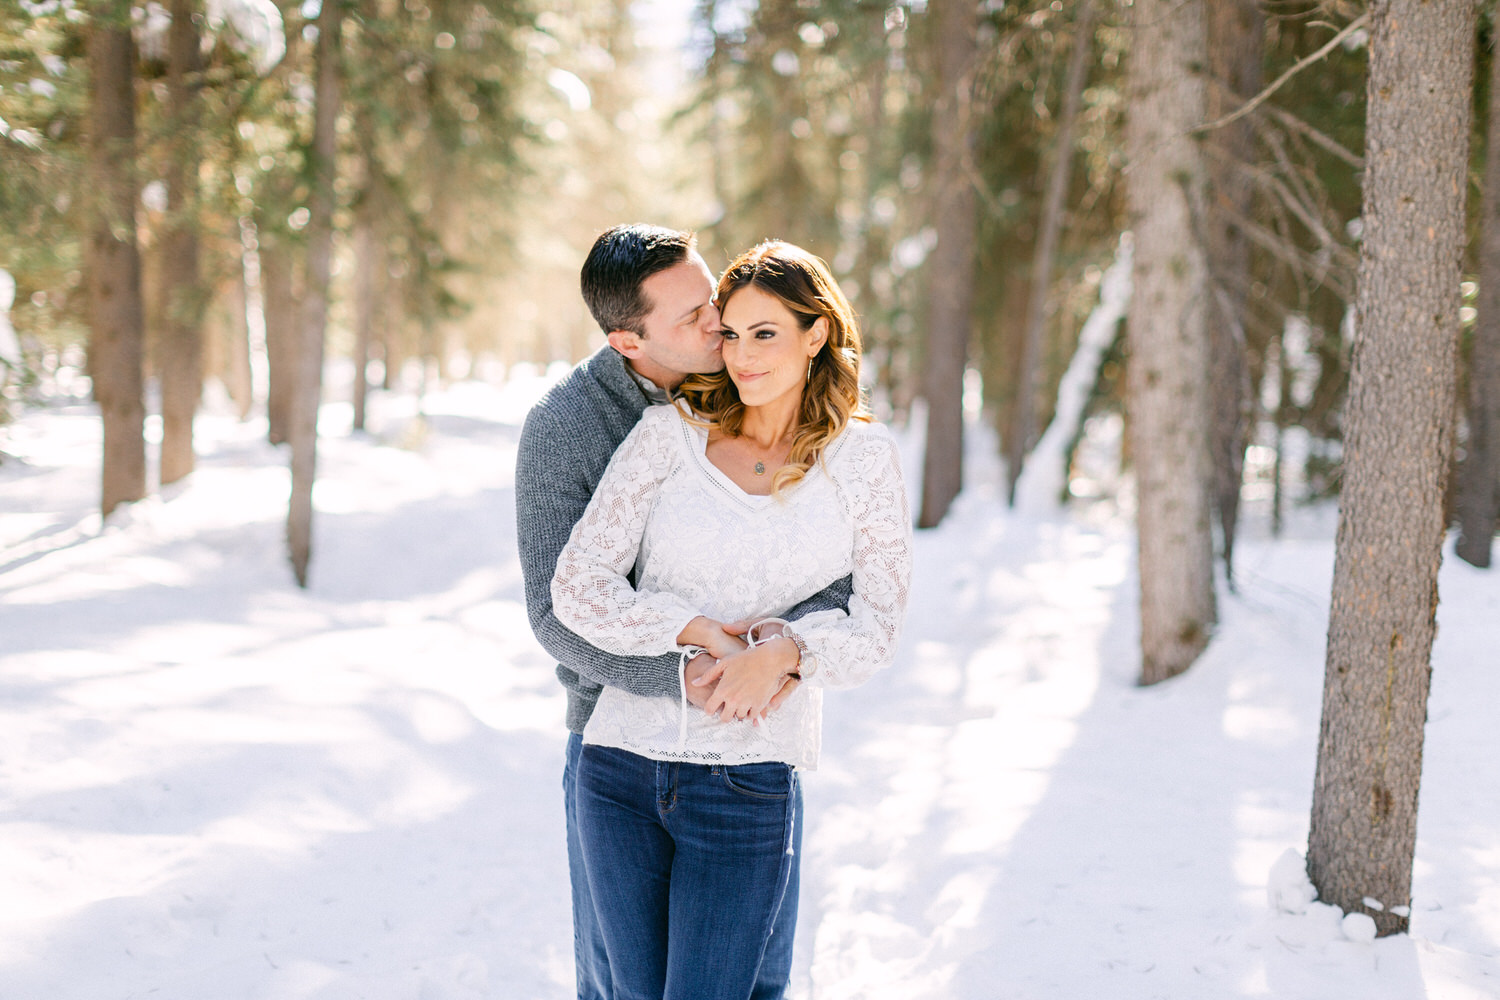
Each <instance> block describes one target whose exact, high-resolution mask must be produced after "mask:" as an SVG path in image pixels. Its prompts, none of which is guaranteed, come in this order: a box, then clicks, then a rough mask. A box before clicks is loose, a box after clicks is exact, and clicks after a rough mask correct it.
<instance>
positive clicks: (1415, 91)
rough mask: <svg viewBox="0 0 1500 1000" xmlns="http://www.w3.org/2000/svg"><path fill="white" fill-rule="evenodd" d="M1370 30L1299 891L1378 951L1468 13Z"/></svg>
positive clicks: (1396, 880) (1402, 770)
mask: <svg viewBox="0 0 1500 1000" xmlns="http://www.w3.org/2000/svg"><path fill="white" fill-rule="evenodd" d="M1370 15H1371V19H1370V43H1369V44H1370V75H1369V83H1368V93H1367V97H1368V111H1367V116H1366V125H1365V150H1366V152H1365V164H1366V166H1365V178H1364V208H1363V219H1364V238H1363V241H1362V243H1361V246H1360V269H1359V282H1358V289H1357V292H1356V297H1355V310H1356V312H1355V315H1356V321H1355V335H1354V343H1353V351H1352V355H1351V359H1350V372H1349V395H1348V400H1347V402H1346V404H1345V421H1344V426H1345V430H1344V463H1343V489H1342V492H1341V494H1340V502H1339V508H1340V509H1339V528H1338V539H1337V543H1336V545H1337V549H1336V553H1335V557H1334V572H1333V597H1332V605H1331V610H1330V614H1329V621H1328V654H1327V663H1326V670H1325V677H1324V687H1323V721H1322V728H1321V734H1320V737H1319V742H1318V764H1317V772H1316V777H1315V780H1314V787H1313V806H1312V827H1311V834H1310V837H1309V843H1308V874H1309V875H1310V876H1311V878H1312V881H1313V884H1314V885H1315V886H1316V887H1317V889H1318V895H1319V897H1320V898H1321V899H1322V900H1323V901H1324V902H1327V903H1332V904H1333V905H1335V906H1338V907H1340V908H1342V909H1344V910H1348V911H1359V912H1367V913H1369V914H1370V916H1372V917H1373V918H1374V919H1375V924H1376V927H1377V928H1378V930H1379V933H1381V934H1382V935H1384V934H1391V933H1394V932H1399V931H1402V930H1405V929H1406V926H1407V917H1406V916H1405V914H1404V911H1403V912H1396V911H1395V910H1394V909H1393V908H1396V907H1407V906H1409V905H1410V902H1411V872H1412V857H1413V854H1414V851H1415V846H1416V821H1417V792H1418V787H1419V784H1420V779H1421V771H1422V730H1423V725H1424V723H1425V721H1426V714H1427V692H1428V685H1429V681H1430V676H1431V665H1430V654H1431V650H1432V640H1433V635H1434V632H1435V629H1436V614H1437V600H1438V591H1437V574H1438V564H1439V562H1440V560H1441V558H1442V543H1443V537H1444V533H1445V525H1444V522H1443V495H1444V489H1445V487H1446V480H1447V477H1448V469H1449V463H1450V459H1451V457H1452V453H1453V444H1454V430H1453V414H1454V403H1455V392H1456V390H1455V381H1456V360H1457V341H1458V326H1459V323H1458V310H1459V303H1460V299H1459V277H1460V261H1461V257H1462V254H1463V248H1464V194H1465V187H1466V170H1467V164H1468V136H1469V122H1470V100H1471V90H1470V86H1471V83H1472V79H1471V77H1472V72H1473V52H1474V30H1475V19H1476V18H1475V4H1474V3H1473V2H1472V0H1450V2H1447V3H1441V4H1438V3H1430V2H1425V0H1376V2H1375V3H1373V4H1372V5H1371V8H1370ZM1365 899H1374V900H1376V901H1378V902H1379V903H1381V904H1383V906H1382V907H1380V908H1373V907H1368V906H1366V905H1365V904H1364V902H1363V900H1365ZM1372 911H1373V912H1372Z"/></svg>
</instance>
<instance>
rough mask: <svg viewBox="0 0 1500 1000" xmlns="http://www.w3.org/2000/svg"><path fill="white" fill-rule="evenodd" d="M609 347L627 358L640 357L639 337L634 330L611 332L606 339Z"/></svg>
mask: <svg viewBox="0 0 1500 1000" xmlns="http://www.w3.org/2000/svg"><path fill="white" fill-rule="evenodd" d="M607 339H608V340H609V346H610V347H613V348H614V349H615V350H617V351H619V352H620V353H621V354H623V355H625V356H626V357H627V358H638V357H640V356H641V335H640V334H638V333H636V332H635V331H634V330H611V331H609V334H608V338H607Z"/></svg>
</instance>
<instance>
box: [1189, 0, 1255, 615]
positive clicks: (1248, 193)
mask: <svg viewBox="0 0 1500 1000" xmlns="http://www.w3.org/2000/svg"><path fill="white" fill-rule="evenodd" d="M1205 10H1206V13H1207V15H1208V20H1207V24H1206V28H1207V32H1208V72H1209V76H1210V77H1211V79H1212V81H1213V82H1212V83H1211V84H1210V86H1209V88H1208V94H1207V104H1208V108H1207V111H1208V118H1209V120H1210V121H1217V120H1219V119H1220V118H1223V117H1224V116H1225V115H1227V114H1229V113H1230V112H1232V111H1234V110H1235V109H1236V108H1238V107H1240V106H1241V105H1242V104H1244V102H1245V101H1247V100H1249V99H1250V98H1252V97H1254V96H1255V94H1256V93H1257V92H1258V91H1259V90H1260V86H1261V69H1260V64H1261V54H1262V49H1263V47H1264V39H1265V16H1264V15H1263V14H1262V13H1261V10H1260V3H1259V0H1221V2H1219V3H1211V4H1208V5H1207V7H1206V8H1205ZM1206 140H1207V142H1208V143H1209V144H1210V145H1211V147H1212V155H1211V156H1209V158H1208V190H1209V199H1208V211H1207V213H1206V219H1205V222H1204V236H1205V239H1204V249H1205V251H1206V253H1207V255H1208V273H1209V280H1210V282H1211V284H1212V294H1213V298H1212V304H1211V306H1210V308H1209V310H1208V336H1209V357H1210V363H1209V386H1210V389H1209V400H1210V406H1211V407H1212V429H1211V434H1210V450H1211V454H1212V456H1213V493H1214V510H1215V512H1216V513H1217V515H1218V521H1219V529H1220V540H1221V546H1222V547H1221V550H1220V555H1221V557H1222V559H1223V562H1224V575H1225V579H1226V580H1227V581H1228V583H1229V587H1230V589H1231V590H1233V589H1234V539H1235V527H1236V525H1237V524H1238V521H1239V509H1240V485H1241V482H1242V480H1243V479H1244V467H1245V446H1246V444H1248V440H1247V428H1248V425H1249V420H1248V412H1247V411H1248V410H1249V408H1250V402H1251V395H1250V379H1249V372H1248V363H1247V359H1246V357H1245V352H1246V338H1245V328H1246V326H1247V323H1248V313H1249V307H1248V299H1249V292H1250V241H1249V240H1248V239H1247V238H1246V236H1245V234H1244V233H1243V232H1241V230H1240V228H1239V226H1238V224H1237V223H1236V222H1235V221H1234V220H1235V219H1246V218H1249V217H1250V213H1251V202H1252V196H1253V189H1252V187H1251V184H1250V180H1249V176H1248V174H1247V172H1246V170H1245V166H1246V165H1248V164H1249V163H1251V162H1252V160H1253V157H1254V151H1255V133H1254V131H1253V125H1252V123H1251V119H1250V117H1249V116H1246V117H1244V118H1241V119H1239V120H1238V121H1234V122H1231V123H1230V124H1228V125H1225V126H1223V127H1222V128H1218V129H1214V130H1213V131H1212V132H1210V133H1209V134H1208V136H1207V137H1206Z"/></svg>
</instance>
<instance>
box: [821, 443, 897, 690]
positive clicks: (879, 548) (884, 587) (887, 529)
mask: <svg viewBox="0 0 1500 1000" xmlns="http://www.w3.org/2000/svg"><path fill="white" fill-rule="evenodd" d="M860 433H861V435H862V437H861V439H860V440H857V441H851V442H850V445H851V449H850V451H851V452H852V453H851V454H846V455H841V456H839V460H838V463H837V464H838V466H839V468H837V469H836V470H834V475H833V478H834V482H835V484H836V485H837V486H838V489H839V494H840V498H841V499H842V500H843V502H844V505H845V507H846V508H847V509H848V511H849V514H850V516H851V517H852V518H853V520H854V529H855V530H854V574H853V580H854V593H853V595H852V596H850V598H849V614H848V616H847V617H845V616H844V615H841V614H838V613H837V612H819V613H816V614H813V615H809V616H808V617H806V618H803V619H802V620H801V621H798V622H795V623H794V624H793V629H794V631H795V632H796V633H797V634H798V635H799V636H801V637H802V639H803V640H804V641H805V642H806V643H807V647H808V651H809V653H810V654H811V660H812V662H811V665H810V667H809V665H806V664H804V670H803V672H802V673H803V679H804V680H805V681H808V682H811V683H813V684H816V685H819V686H821V687H830V688H841V687H854V686H855V685H857V684H863V683H864V682H865V681H867V680H869V678H870V677H871V676H872V675H873V674H874V673H875V672H876V671H877V670H880V669H881V668H883V667H886V666H888V665H890V663H891V661H892V660H893V659H894V658H895V655H896V638H897V636H898V634H899V633H900V631H901V622H902V619H903V618H904V617H905V616H906V598H907V593H908V591H909V590H910V588H911V567H912V541H911V515H910V513H909V509H908V506H907V501H906V485H905V483H904V481H903V480H902V478H901V463H900V460H899V457H898V456H897V454H896V444H895V441H893V440H892V439H891V436H890V434H889V433H888V432H887V431H885V429H884V428H883V427H878V426H877V427H872V428H870V429H869V430H868V431H864V430H861V431H860Z"/></svg>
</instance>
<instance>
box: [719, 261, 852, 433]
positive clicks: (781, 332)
mask: <svg viewBox="0 0 1500 1000" xmlns="http://www.w3.org/2000/svg"><path fill="white" fill-rule="evenodd" d="M719 313H720V316H721V318H722V320H723V334H724V367H725V369H726V370H727V371H728V372H729V378H730V380H731V381H733V382H734V385H735V388H736V389H738V390H739V394H740V402H742V403H744V404H745V405H746V406H765V405H766V404H767V403H771V402H773V401H776V400H779V399H782V398H784V397H793V398H795V397H797V396H799V395H800V394H801V392H802V387H803V385H804V384H806V382H807V364H808V361H809V360H811V359H812V358H813V357H814V356H815V355H816V354H817V353H818V351H819V349H820V348H822V346H823V342H824V341H825V340H827V339H828V320H827V319H826V318H824V317H819V318H818V319H817V320H816V321H815V322H814V323H813V325H812V326H811V327H810V328H809V329H807V330H804V329H802V326H801V325H800V324H799V323H798V322H797V316H796V314H794V313H793V312H792V311H791V310H790V309H788V308H787V307H786V306H785V305H783V304H782V302H781V300H780V299H778V298H777V297H776V296H774V295H771V294H770V293H768V292H763V291H761V290H760V289H759V288H756V287H755V286H754V285H746V286H745V287H743V288H740V289H738V290H736V291H734V292H732V293H731V294H730V296H729V298H728V299H727V300H726V301H724V302H723V303H721V305H720V308H719Z"/></svg>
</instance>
